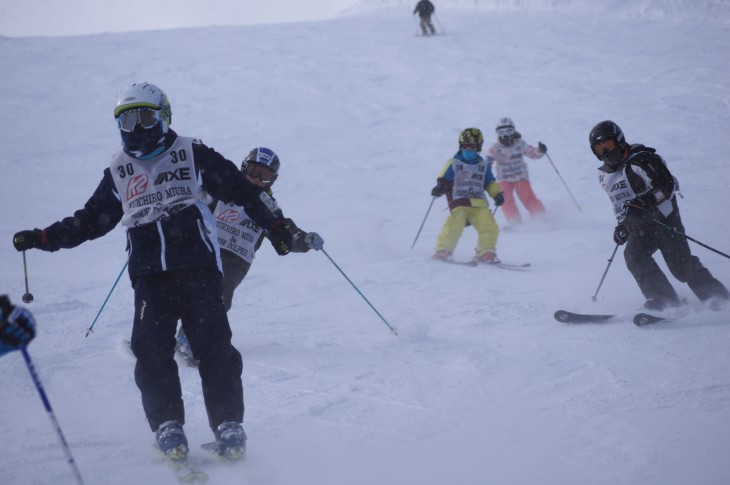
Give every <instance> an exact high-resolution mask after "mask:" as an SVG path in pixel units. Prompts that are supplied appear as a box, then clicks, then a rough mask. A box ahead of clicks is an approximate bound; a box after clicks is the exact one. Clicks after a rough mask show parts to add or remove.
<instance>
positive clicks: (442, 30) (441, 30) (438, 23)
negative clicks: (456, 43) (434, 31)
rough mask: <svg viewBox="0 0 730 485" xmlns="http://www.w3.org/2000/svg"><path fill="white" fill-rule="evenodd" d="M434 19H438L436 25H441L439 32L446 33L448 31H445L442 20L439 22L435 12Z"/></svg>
mask: <svg viewBox="0 0 730 485" xmlns="http://www.w3.org/2000/svg"><path fill="white" fill-rule="evenodd" d="M433 19H434V20H435V21H436V25H438V26H439V33H440V34H441V35H446V31H445V30H444V28H443V27H442V26H441V22H439V18H438V17H437V16H436V14H433Z"/></svg>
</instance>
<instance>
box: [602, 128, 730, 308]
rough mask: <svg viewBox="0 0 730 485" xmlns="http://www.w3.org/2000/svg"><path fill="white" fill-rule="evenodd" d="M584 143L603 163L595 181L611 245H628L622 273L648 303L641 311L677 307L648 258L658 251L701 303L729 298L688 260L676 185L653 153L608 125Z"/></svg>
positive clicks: (664, 279)
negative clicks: (610, 224) (610, 214)
mask: <svg viewBox="0 0 730 485" xmlns="http://www.w3.org/2000/svg"><path fill="white" fill-rule="evenodd" d="M588 140H589V143H590V146H591V151H593V154H594V155H595V156H596V158H598V159H599V160H600V161H601V162H603V165H601V166H600V167H599V168H598V180H599V182H600V183H601V186H602V187H603V190H605V191H606V194H608V196H609V199H610V200H611V203H612V204H613V208H614V214H615V216H616V220H617V221H618V225H617V226H616V229H615V230H614V233H613V240H614V242H615V243H616V244H624V243H626V249H625V250H624V258H625V259H626V267H627V268H628V269H629V271H630V272H631V274H632V275H633V276H634V279H635V280H636V283H637V284H638V285H639V289H640V290H641V292H642V293H643V294H644V297H645V298H646V303H645V304H644V306H645V307H646V308H647V309H650V310H662V309H664V308H667V307H672V306H678V305H680V300H679V296H677V292H676V291H674V288H673V287H672V285H671V283H670V282H669V280H668V279H667V277H666V276H665V275H664V273H663V272H662V270H661V269H660V268H659V266H658V265H657V263H656V261H654V258H653V257H652V254H654V253H655V252H656V251H657V250H658V251H660V252H661V253H662V256H663V257H664V261H665V262H666V264H667V267H668V268H669V270H670V271H671V272H672V274H673V275H674V277H675V278H677V279H678V280H679V281H681V282H683V283H687V284H688V285H689V287H690V289H691V290H692V291H693V292H694V294H695V295H697V297H698V298H699V299H700V300H702V301H706V300H709V299H711V298H719V299H723V300H726V299H728V298H730V293H728V290H727V288H725V286H724V285H723V284H722V283H720V282H719V281H718V280H716V279H715V278H714V277H713V276H712V274H710V271H709V270H708V269H707V268H705V267H704V266H703V265H702V263H701V262H700V260H699V258H697V256H692V254H691V252H690V249H689V243H688V242H687V239H686V238H685V237H684V236H682V234H683V233H684V226H683V225H682V218H681V217H680V214H679V206H678V205H677V197H676V195H675V192H676V191H677V190H678V184H677V180H676V179H675V178H674V176H673V175H672V174H671V172H670V171H669V168H668V167H667V165H666V163H665V162H664V160H663V159H662V157H660V156H659V155H658V154H657V153H656V150H655V149H653V148H649V147H646V146H644V145H641V144H638V143H637V144H633V145H629V144H628V143H627V142H626V140H625V138H624V134H623V131H621V128H619V126H618V125H617V124H616V123H614V122H613V121H610V120H606V121H601V122H600V123H598V124H597V125H596V126H594V127H593V129H592V130H591V132H590V135H589V136H588ZM651 219H655V220H656V221H659V222H661V223H663V224H666V225H668V226H671V227H672V228H674V229H675V231H671V230H668V229H667V228H665V227H662V226H661V225H660V224H658V223H657V222H654V221H652V220H651ZM676 231H680V232H681V233H682V234H680V233H678V232H676Z"/></svg>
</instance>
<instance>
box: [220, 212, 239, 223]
mask: <svg viewBox="0 0 730 485" xmlns="http://www.w3.org/2000/svg"><path fill="white" fill-rule="evenodd" d="M239 217H240V215H239V214H238V212H237V211H235V210H233V209H226V210H224V211H223V212H221V213H220V214H218V217H216V219H218V220H219V221H221V222H227V223H228V224H233V223H234V222H236V221H237V220H238V219H239Z"/></svg>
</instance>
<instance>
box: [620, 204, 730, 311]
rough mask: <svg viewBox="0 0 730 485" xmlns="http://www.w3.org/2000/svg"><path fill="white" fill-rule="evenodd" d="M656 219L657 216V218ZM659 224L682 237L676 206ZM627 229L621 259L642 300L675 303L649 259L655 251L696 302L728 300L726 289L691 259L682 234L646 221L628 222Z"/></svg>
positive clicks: (674, 296) (674, 294)
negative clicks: (637, 286)
mask: <svg viewBox="0 0 730 485" xmlns="http://www.w3.org/2000/svg"><path fill="white" fill-rule="evenodd" d="M658 217H661V216H659V215H658V214H657V215H656V218H658ZM662 222H664V223H665V224H667V225H669V226H671V227H674V228H676V229H677V231H680V232H681V233H684V226H683V225H682V219H681V217H680V215H679V208H677V207H676V204H675V208H674V211H673V212H672V213H671V214H670V215H669V217H668V218H667V219H666V221H662ZM628 226H629V239H628V242H627V243H626V249H625V250H624V258H625V259H626V266H627V268H628V269H629V271H630V272H631V274H632V275H633V276H634V279H635V280H636V283H638V285H639V288H640V289H641V292H642V293H643V294H644V297H646V298H647V299H658V300H659V301H661V302H663V303H674V304H678V303H679V297H678V296H677V292H676V291H675V290H674V288H673V287H672V285H671V283H670V282H669V280H668V279H667V277H666V276H665V275H664V273H663V272H662V270H661V268H659V265H658V264H657V263H656V261H655V260H654V258H653V257H652V255H653V254H654V253H655V252H656V251H659V252H660V253H661V255H662V257H663V258H664V261H665V263H666V264H667V268H669V271H670V272H671V273H672V275H673V276H674V277H675V278H677V279H678V280H679V281H681V282H682V283H687V285H688V286H689V287H690V289H691V290H692V292H694V294H695V295H697V298H699V299H700V300H702V301H705V300H707V299H709V298H713V297H719V298H730V293H728V290H727V288H725V286H724V285H723V284H722V283H720V282H719V281H718V280H717V279H715V278H714V277H713V276H712V274H710V271H709V270H708V269H707V268H705V267H704V266H703V265H702V263H701V262H700V260H699V258H698V257H697V256H693V255H692V253H691V252H690V249H689V243H688V242H687V238H685V237H684V236H683V235H682V234H679V233H678V232H674V231H670V230H669V229H667V228H665V227H663V226H661V225H660V224H658V223H656V222H654V221H652V220H650V219H646V218H642V219H638V220H635V221H632V223H630V224H628Z"/></svg>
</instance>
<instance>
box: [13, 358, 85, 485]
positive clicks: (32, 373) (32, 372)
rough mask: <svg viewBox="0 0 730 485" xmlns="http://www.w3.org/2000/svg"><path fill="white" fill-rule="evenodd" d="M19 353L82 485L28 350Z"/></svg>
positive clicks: (77, 480)
mask: <svg viewBox="0 0 730 485" xmlns="http://www.w3.org/2000/svg"><path fill="white" fill-rule="evenodd" d="M20 351H21V353H22V354H23V359H25V365H26V366H28V371H29V372H30V376H31V377H32V378H33V383H34V384H35V388H36V389H37V390H38V394H40V396H41V401H43V406H44V407H45V408H46V413H48V417H49V418H50V419H51V423H52V424H53V429H54V430H55V431H56V435H57V436H58V439H59V441H60V442H61V446H62V448H63V451H64V453H65V454H66V459H67V460H68V463H69V465H71V469H72V470H73V472H74V475H75V476H76V482H77V483H79V484H81V485H84V480H83V479H82V478H81V472H79V469H78V467H77V466H76V461H75V460H74V457H73V455H72V454H71V449H70V448H69V446H68V443H66V438H64V437H63V431H61V426H59V424H58V420H57V419H56V415H55V414H53V409H51V403H50V402H49V401H48V396H46V392H45V391H44V390H43V386H42V385H41V380H40V379H39V378H38V374H37V373H36V371H35V366H34V365H33V362H32V361H31V360H30V355H28V350H26V347H22V348H21V349H20Z"/></svg>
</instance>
